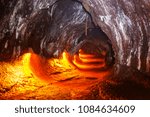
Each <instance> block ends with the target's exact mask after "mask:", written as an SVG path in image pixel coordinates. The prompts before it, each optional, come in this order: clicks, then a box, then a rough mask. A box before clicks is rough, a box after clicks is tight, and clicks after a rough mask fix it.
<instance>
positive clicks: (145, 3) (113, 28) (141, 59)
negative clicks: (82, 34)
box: [80, 0, 150, 74]
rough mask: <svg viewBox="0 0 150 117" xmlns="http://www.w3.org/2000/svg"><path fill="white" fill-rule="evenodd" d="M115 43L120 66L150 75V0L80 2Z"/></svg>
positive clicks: (93, 0) (94, 0)
mask: <svg viewBox="0 0 150 117" xmlns="http://www.w3.org/2000/svg"><path fill="white" fill-rule="evenodd" d="M80 1H81V2H83V5H84V7H85V8H86V10H87V11H88V12H89V13H90V14H91V15H92V18H93V21H94V23H95V24H96V25H98V26H100V27H101V29H102V30H103V31H104V32H105V33H106V34H107V36H108V37H109V39H110V40H111V41H112V46H113V48H114V51H115V55H116V62H117V63H119V64H122V65H127V66H130V67H133V68H136V69H138V70H141V71H144V72H145V71H146V72H147V73H148V74H149V73H150V34H149V32H150V24H149V22H150V19H149V16H150V0H86V1H85V0H80Z"/></svg>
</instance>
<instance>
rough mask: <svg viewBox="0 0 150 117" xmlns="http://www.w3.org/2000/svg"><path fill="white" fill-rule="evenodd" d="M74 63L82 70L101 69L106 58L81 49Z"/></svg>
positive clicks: (75, 56)
mask: <svg viewBox="0 0 150 117" xmlns="http://www.w3.org/2000/svg"><path fill="white" fill-rule="evenodd" d="M73 64H74V65H75V66H76V67H77V68H79V69H81V70H101V69H104V67H105V58H104V57H99V56H96V55H93V54H86V53H84V52H83V51H82V50H80V51H79V54H77V55H74V60H73Z"/></svg>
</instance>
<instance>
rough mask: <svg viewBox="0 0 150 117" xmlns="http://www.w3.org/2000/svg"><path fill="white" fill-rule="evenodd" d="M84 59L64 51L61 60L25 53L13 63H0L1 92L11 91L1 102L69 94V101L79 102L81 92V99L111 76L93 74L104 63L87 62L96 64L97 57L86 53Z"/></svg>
mask: <svg viewBox="0 0 150 117" xmlns="http://www.w3.org/2000/svg"><path fill="white" fill-rule="evenodd" d="M83 54H84V53H83ZM80 55H81V56H82V54H80ZM81 56H80V57H79V55H78V54H77V55H74V56H73V57H71V56H70V55H69V54H68V53H67V52H63V53H62V56H61V57H60V58H51V59H46V58H44V57H41V56H39V55H36V54H34V53H25V54H24V55H23V56H21V57H20V58H19V59H17V60H15V61H13V62H9V63H5V62H0V74H1V75H0V79H1V80H0V85H1V87H0V90H4V91H5V89H9V90H8V92H5V93H4V94H3V95H0V99H32V98H33V99H63V97H61V96H68V95H69V96H71V97H65V98H66V99H73V98H75V99H76V97H77V98H78V96H79V93H80V96H81V97H82V94H83V93H85V94H86V93H87V88H89V87H90V86H91V85H94V84H96V83H97V82H98V81H99V80H102V79H103V78H104V77H106V76H108V75H109V74H110V73H109V72H108V71H106V72H105V71H102V72H101V71H100V72H99V71H92V70H91V71H90V69H94V68H96V69H99V68H101V67H102V66H101V65H102V64H97V65H95V63H94V64H93V63H90V62H89V63H86V62H85V61H84V60H90V59H92V60H93V61H94V59H96V58H94V56H93V55H92V56H93V58H88V57H87V56H86V54H84V57H85V58H83V56H82V57H81ZM96 62H97V61H96ZM87 70H88V71H87ZM91 79H92V80H91ZM89 92H91V91H89ZM58 94H59V95H58ZM66 94H67V95H66Z"/></svg>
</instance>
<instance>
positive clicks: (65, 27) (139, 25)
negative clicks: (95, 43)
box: [0, 0, 150, 74]
mask: <svg viewBox="0 0 150 117" xmlns="http://www.w3.org/2000/svg"><path fill="white" fill-rule="evenodd" d="M74 1H76V0H74ZM78 1H80V2H81V3H82V4H83V6H84V8H85V9H86V11H87V12H88V13H90V15H91V16H92V20H93V22H94V24H95V25H96V26H99V27H100V28H101V29H102V30H103V31H104V32H105V33H106V35H107V36H108V37H109V39H110V40H111V42H112V46H113V50H114V52H115V60H116V64H115V65H116V68H117V69H116V70H119V69H120V65H125V66H129V67H132V68H135V69H138V70H141V71H143V72H146V73H148V74H150V34H149V32H150V23H149V22H150V21H149V20H150V19H149V17H150V0H78ZM83 6H82V5H81V4H80V3H73V2H72V1H71V0H6V1H4V0H0V9H1V10H0V25H1V26H0V59H1V60H5V59H10V58H15V57H17V56H20V55H21V54H22V53H23V52H24V51H25V50H27V49H28V48H29V47H31V48H32V49H33V50H34V51H35V53H37V54H41V55H43V56H48V57H50V56H51V55H56V56H59V55H60V54H61V52H62V51H64V50H67V51H69V50H70V49H72V48H74V47H76V46H77V41H78V38H79V37H80V36H81V35H82V34H83V33H84V31H85V24H86V22H87V21H88V22H87V24H88V25H89V27H92V25H93V24H92V21H91V18H90V17H89V14H88V13H87V12H85V11H84V8H83ZM68 11H69V12H68Z"/></svg>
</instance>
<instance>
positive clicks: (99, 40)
mask: <svg viewBox="0 0 150 117" xmlns="http://www.w3.org/2000/svg"><path fill="white" fill-rule="evenodd" d="M73 52H74V53H73V54H74V56H73V57H70V58H69V59H70V61H71V59H73V60H72V63H73V64H74V65H75V66H76V67H77V68H79V69H80V70H95V71H97V70H99V71H101V70H105V69H106V68H111V67H112V66H113V65H114V62H115V59H114V52H113V49H112V46H111V42H110V40H109V38H108V37H107V35H106V34H105V33H104V32H103V31H102V30H101V29H100V28H99V27H94V28H90V29H87V34H85V33H84V34H83V35H82V36H81V37H80V38H79V39H78V45H77V47H75V50H74V51H73Z"/></svg>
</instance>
